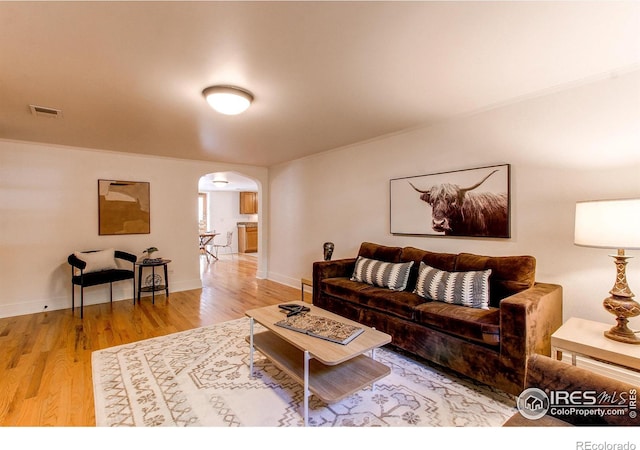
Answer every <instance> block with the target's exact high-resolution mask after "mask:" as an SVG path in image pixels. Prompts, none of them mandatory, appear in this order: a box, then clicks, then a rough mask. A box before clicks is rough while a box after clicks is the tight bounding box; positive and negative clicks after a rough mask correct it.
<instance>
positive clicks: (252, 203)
mask: <svg viewBox="0 0 640 450" xmlns="http://www.w3.org/2000/svg"><path fill="white" fill-rule="evenodd" d="M240 214H258V193H257V192H240Z"/></svg>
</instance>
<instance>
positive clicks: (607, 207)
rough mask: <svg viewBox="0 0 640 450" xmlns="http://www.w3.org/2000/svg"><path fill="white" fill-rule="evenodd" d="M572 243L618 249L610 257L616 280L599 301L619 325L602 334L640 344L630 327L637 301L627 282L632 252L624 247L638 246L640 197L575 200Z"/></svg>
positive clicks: (636, 312) (638, 308)
mask: <svg viewBox="0 0 640 450" xmlns="http://www.w3.org/2000/svg"><path fill="white" fill-rule="evenodd" d="M574 242H575V244H576V245H580V246H584V247H597V248H611V249H617V250H618V253H617V254H616V255H610V256H611V257H613V259H614V262H615V265H616V280H615V283H614V285H613V288H612V289H611V290H610V291H609V293H610V294H611V296H610V297H607V298H605V299H604V302H603V303H602V304H603V306H604V309H606V310H607V311H609V312H610V313H611V314H613V315H614V316H616V321H617V322H618V325H616V326H614V327H612V328H611V329H610V330H608V331H605V332H604V335H605V336H606V337H607V338H609V339H613V340H615V341H619V342H626V343H628V344H640V338H638V336H637V335H636V333H634V332H633V331H631V330H630V329H629V327H628V326H627V322H628V321H629V317H635V316H637V315H640V305H639V304H638V302H636V301H635V300H633V292H631V290H630V289H629V285H628V284H627V275H626V265H627V259H629V258H631V256H627V255H625V253H624V251H625V249H627V250H628V249H640V198H634V199H621V200H595V201H585V202H578V203H576V222H575V241H574Z"/></svg>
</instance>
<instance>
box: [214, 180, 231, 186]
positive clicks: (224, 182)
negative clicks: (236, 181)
mask: <svg viewBox="0 0 640 450" xmlns="http://www.w3.org/2000/svg"><path fill="white" fill-rule="evenodd" d="M211 182H212V183H213V184H218V185H220V186H222V185H223V184H227V183H228V181H227V180H212V181H211Z"/></svg>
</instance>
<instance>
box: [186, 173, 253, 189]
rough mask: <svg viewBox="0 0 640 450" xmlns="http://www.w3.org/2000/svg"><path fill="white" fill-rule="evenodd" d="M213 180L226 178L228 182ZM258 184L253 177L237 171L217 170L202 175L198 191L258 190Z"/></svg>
mask: <svg viewBox="0 0 640 450" xmlns="http://www.w3.org/2000/svg"><path fill="white" fill-rule="evenodd" d="M213 180H224V181H227V183H226V184H215V183H213ZM257 190H258V184H257V183H256V182H255V181H254V180H252V179H251V178H248V177H245V176H243V175H240V174H239V173H236V172H215V173H209V174H207V175H205V176H203V177H200V180H199V181H198V191H200V192H207V191H257Z"/></svg>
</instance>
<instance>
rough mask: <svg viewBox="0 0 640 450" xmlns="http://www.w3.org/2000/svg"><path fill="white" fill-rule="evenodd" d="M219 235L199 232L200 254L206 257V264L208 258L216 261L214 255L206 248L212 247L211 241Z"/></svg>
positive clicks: (210, 232) (212, 232) (213, 232)
mask: <svg viewBox="0 0 640 450" xmlns="http://www.w3.org/2000/svg"><path fill="white" fill-rule="evenodd" d="M219 234H220V233H216V232H215V231H204V232H200V253H201V254H204V255H205V256H206V257H207V262H209V258H211V257H213V258H214V259H216V260H217V259H218V257H217V256H216V255H214V254H213V253H211V251H210V250H209V248H208V246H210V245H213V239H214V238H215V237H216V236H218V235H219Z"/></svg>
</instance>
